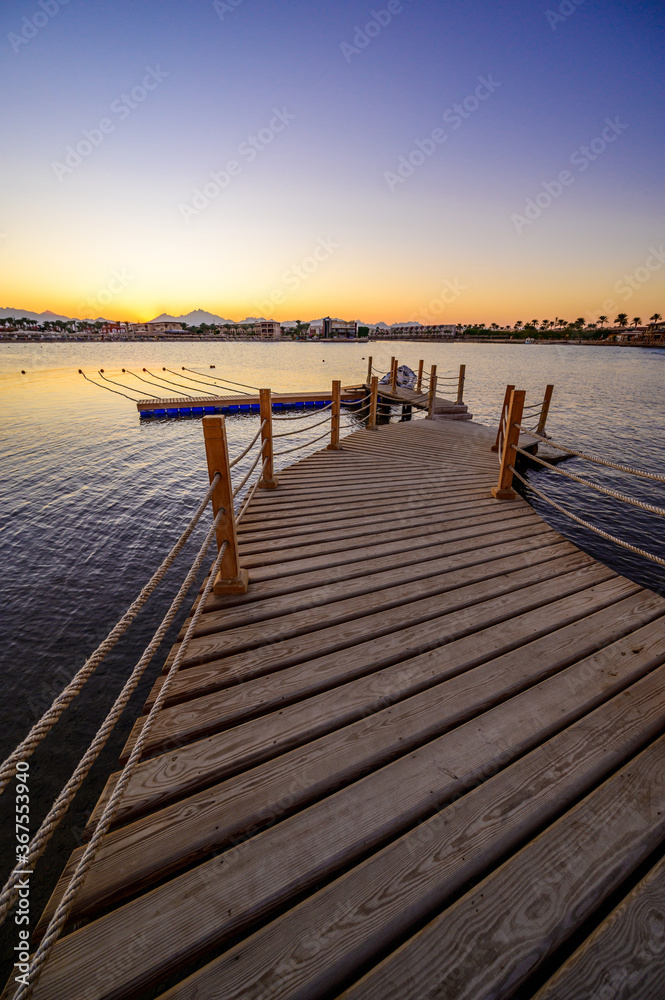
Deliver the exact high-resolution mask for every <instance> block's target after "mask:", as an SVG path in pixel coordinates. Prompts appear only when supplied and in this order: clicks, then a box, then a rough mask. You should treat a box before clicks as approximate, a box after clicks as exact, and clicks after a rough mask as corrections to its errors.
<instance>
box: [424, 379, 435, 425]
mask: <svg viewBox="0 0 665 1000" xmlns="http://www.w3.org/2000/svg"><path fill="white" fill-rule="evenodd" d="M435 399H436V365H432V370H431V371H430V376H429V403H428V406H427V417H426V419H427V420H433V419H434V400H435Z"/></svg>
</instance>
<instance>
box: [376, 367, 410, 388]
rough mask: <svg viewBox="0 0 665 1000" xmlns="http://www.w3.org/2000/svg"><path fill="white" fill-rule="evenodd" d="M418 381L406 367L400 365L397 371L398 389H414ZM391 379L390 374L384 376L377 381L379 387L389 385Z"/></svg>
mask: <svg viewBox="0 0 665 1000" xmlns="http://www.w3.org/2000/svg"><path fill="white" fill-rule="evenodd" d="M417 381H418V376H417V375H416V373H415V372H414V371H412V370H411V368H409V367H408V365H400V366H399V368H398V369H397V386H398V387H399V388H400V389H414V388H415V385H416V382H417ZM391 382H392V378H391V375H390V372H388V373H387V375H384V376H383V378H381V379H379V385H390V384H391Z"/></svg>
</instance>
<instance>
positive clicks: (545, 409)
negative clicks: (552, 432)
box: [536, 385, 554, 435]
mask: <svg viewBox="0 0 665 1000" xmlns="http://www.w3.org/2000/svg"><path fill="white" fill-rule="evenodd" d="M553 392H554V386H553V385H548V386H546V387H545V398H544V399H543V405H542V408H541V411H540V419H539V421H538V426H537V427H536V434H543V435H544V434H545V424H546V423H547V414H548V413H549V412H550V403H551V402H552V393H553Z"/></svg>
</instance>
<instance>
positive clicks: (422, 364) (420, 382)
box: [416, 359, 425, 392]
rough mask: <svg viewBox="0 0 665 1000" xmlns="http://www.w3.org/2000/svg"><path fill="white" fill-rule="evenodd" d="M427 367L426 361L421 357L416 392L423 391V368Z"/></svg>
mask: <svg viewBox="0 0 665 1000" xmlns="http://www.w3.org/2000/svg"><path fill="white" fill-rule="evenodd" d="M424 367H425V362H424V361H423V360H422V359H421V360H420V361H419V362H418V381H417V382H416V392H422V388H423V368H424Z"/></svg>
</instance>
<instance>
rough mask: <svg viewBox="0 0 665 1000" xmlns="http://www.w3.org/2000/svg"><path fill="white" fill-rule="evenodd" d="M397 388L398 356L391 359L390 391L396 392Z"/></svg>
mask: <svg viewBox="0 0 665 1000" xmlns="http://www.w3.org/2000/svg"><path fill="white" fill-rule="evenodd" d="M396 389H397V358H391V359H390V391H391V392H392V393H393V395H394V394H395V390H396Z"/></svg>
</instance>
